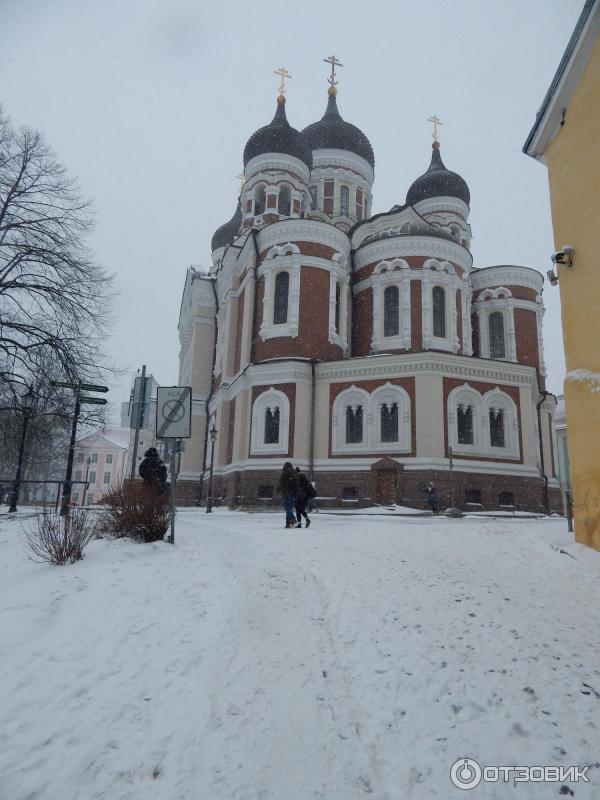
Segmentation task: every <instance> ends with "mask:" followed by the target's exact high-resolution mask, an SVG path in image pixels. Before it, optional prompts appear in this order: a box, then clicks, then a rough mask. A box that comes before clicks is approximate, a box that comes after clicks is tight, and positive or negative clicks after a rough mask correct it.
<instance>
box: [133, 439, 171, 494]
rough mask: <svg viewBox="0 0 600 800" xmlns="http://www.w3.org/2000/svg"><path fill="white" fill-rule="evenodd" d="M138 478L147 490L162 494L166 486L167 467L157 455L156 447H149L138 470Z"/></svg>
mask: <svg viewBox="0 0 600 800" xmlns="http://www.w3.org/2000/svg"><path fill="white" fill-rule="evenodd" d="M139 474H140V478H141V479H142V480H143V481H144V484H145V485H146V486H148V487H149V488H152V489H154V490H155V491H156V492H157V493H158V494H162V493H163V492H164V491H165V489H166V486H167V466H166V464H165V462H164V461H163V460H162V458H161V457H160V456H159V455H158V450H157V449H156V447H149V448H148V450H146V452H145V453H144V458H143V460H142V463H141V464H140V468H139Z"/></svg>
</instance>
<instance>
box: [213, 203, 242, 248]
mask: <svg viewBox="0 0 600 800" xmlns="http://www.w3.org/2000/svg"><path fill="white" fill-rule="evenodd" d="M241 227H242V206H241V203H240V201H239V200H238V204H237V208H236V210H235V214H234V215H233V217H232V218H231V219H230V220H229V222H226V223H225V224H224V225H221V227H220V228H217V230H216V231H215V232H214V234H213V237H212V241H211V250H213V251H215V250H218V248H219V247H225V245H226V244H231V242H233V240H234V239H235V237H236V236H237V235H238V233H239V232H240V228H241Z"/></svg>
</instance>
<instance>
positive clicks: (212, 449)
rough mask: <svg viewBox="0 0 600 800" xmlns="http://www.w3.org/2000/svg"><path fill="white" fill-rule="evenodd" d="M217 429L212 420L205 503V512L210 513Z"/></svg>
mask: <svg viewBox="0 0 600 800" xmlns="http://www.w3.org/2000/svg"><path fill="white" fill-rule="evenodd" d="M217 433H218V431H217V429H216V428H215V423H214V422H213V426H212V428H211V429H210V433H209V436H210V441H211V446H210V478H209V479H208V501H207V503H206V513H207V514H210V513H211V512H212V503H213V468H214V465H215V441H216V439H217Z"/></svg>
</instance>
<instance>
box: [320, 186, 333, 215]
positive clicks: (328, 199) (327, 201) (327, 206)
mask: <svg viewBox="0 0 600 800" xmlns="http://www.w3.org/2000/svg"><path fill="white" fill-rule="evenodd" d="M323 188H324V196H323V211H324V212H325V213H326V214H329V216H331V215H332V214H333V190H334V183H333V181H325V184H324V187H323Z"/></svg>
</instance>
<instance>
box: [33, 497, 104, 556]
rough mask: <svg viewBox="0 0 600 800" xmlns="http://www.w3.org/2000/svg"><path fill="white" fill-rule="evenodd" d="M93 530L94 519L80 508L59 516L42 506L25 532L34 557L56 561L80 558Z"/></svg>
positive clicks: (94, 528) (92, 534)
mask: <svg viewBox="0 0 600 800" xmlns="http://www.w3.org/2000/svg"><path fill="white" fill-rule="evenodd" d="M95 534H96V526H95V523H94V522H93V521H92V520H91V519H90V518H89V516H88V515H87V514H86V512H85V511H82V510H78V511H71V513H70V514H68V515H66V516H64V517H61V516H59V515H58V514H56V513H54V512H53V511H48V510H47V509H44V510H43V511H42V513H41V514H38V515H37V516H36V518H35V521H34V523H33V525H32V526H31V528H29V529H27V530H26V532H25V535H26V537H27V542H28V544H29V547H30V548H31V550H32V551H33V555H34V561H37V562H38V563H47V564H56V565H63V564H74V563H75V562H76V561H81V559H82V558H83V551H84V550H85V548H86V546H87V545H88V544H89V542H90V541H91V540H92V539H93V538H94V536H95Z"/></svg>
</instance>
